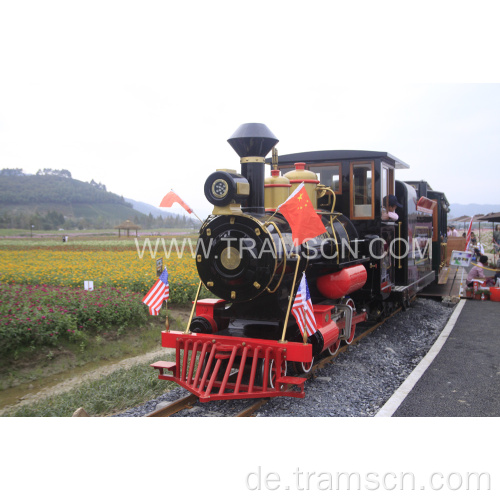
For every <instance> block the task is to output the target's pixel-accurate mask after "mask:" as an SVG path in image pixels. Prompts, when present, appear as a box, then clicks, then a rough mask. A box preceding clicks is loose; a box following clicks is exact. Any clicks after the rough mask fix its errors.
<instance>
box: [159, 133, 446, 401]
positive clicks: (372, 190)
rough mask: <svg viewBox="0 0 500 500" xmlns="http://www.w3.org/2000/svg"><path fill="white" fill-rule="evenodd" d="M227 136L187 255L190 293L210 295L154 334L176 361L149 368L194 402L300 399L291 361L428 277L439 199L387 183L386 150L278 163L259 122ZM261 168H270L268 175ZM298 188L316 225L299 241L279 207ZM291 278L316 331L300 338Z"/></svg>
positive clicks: (349, 334)
mask: <svg viewBox="0 0 500 500" xmlns="http://www.w3.org/2000/svg"><path fill="white" fill-rule="evenodd" d="M228 142H229V143H230V144H231V146H232V147H233V148H234V149H235V151H236V152H237V153H238V155H239V156H240V163H241V165H242V168H241V174H239V173H237V172H236V171H234V170H224V171H217V172H215V173H213V174H211V175H210V176H209V177H208V179H207V182H206V183H205V195H206V196H207V198H208V200H209V201H210V202H211V203H212V204H213V205H214V211H213V213H212V215H211V216H209V217H208V218H207V220H206V221H205V222H204V224H203V225H202V227H201V229H200V237H199V244H198V247H197V248H198V250H197V255H196V261H197V262H196V264H197V268H198V273H199V276H200V285H199V288H198V292H199V290H200V289H201V287H202V286H205V287H206V288H207V289H208V290H209V291H211V292H212V293H213V294H214V295H215V296H216V297H218V298H217V299H205V300H198V295H197V297H196V300H195V301H194V304H193V311H192V314H191V318H190V322H189V325H188V328H187V330H186V332H183V333H182V332H170V331H165V332H163V337H162V338H163V342H162V344H163V345H164V346H165V347H174V348H175V349H176V361H175V363H165V362H160V363H156V364H154V365H153V366H154V367H155V368H158V369H159V371H160V375H159V377H160V378H163V379H167V380H174V381H176V382H177V383H179V384H180V385H182V386H183V387H185V388H187V389H188V390H190V391H191V392H193V393H195V394H197V395H198V396H199V397H200V400H201V401H209V400H214V399H236V398H254V397H263V396H271V397H272V396H292V397H303V396H304V388H303V386H304V381H305V379H304V378H301V377H290V376H289V372H288V369H289V367H290V366H291V365H293V368H294V371H295V372H297V373H298V374H299V375H300V374H301V373H307V372H308V371H309V370H310V369H311V367H312V365H313V363H314V361H315V360H317V359H318V358H319V357H320V356H322V355H323V354H325V353H326V354H330V355H331V354H334V353H335V352H336V351H337V350H338V348H339V346H340V344H341V342H345V343H350V342H352V340H353V338H354V332H355V329H356V325H357V324H359V323H361V322H364V321H370V320H376V319H377V318H379V317H382V316H384V315H386V314H388V313H390V312H392V311H393V310H395V309H396V308H397V307H399V306H401V305H402V306H404V307H406V306H408V305H409V304H410V301H411V300H412V298H414V297H415V295H416V293H417V292H418V291H419V290H421V289H422V288H423V287H425V286H426V285H427V284H429V283H431V282H432V281H434V280H435V278H436V275H437V273H436V270H437V269H439V266H440V265H441V262H440V257H441V253H440V252H439V251H438V252H436V250H435V248H434V247H433V238H434V239H435V238H436V226H438V227H445V226H446V213H447V206H446V203H444V202H443V199H440V200H439V203H440V210H438V209H437V208H436V207H437V201H436V200H433V199H432V194H433V193H432V192H430V190H427V191H426V192H425V194H428V195H430V196H431V197H430V198H428V197H427V196H425V195H420V193H417V190H416V189H415V187H413V186H411V185H409V184H405V183H402V182H400V181H396V179H395V177H396V175H395V173H396V171H397V169H399V168H408V165H406V164H404V163H403V162H401V161H400V160H398V159H397V158H395V157H394V156H392V155H390V154H388V153H383V152H375V151H316V152H306V153H298V154H292V155H285V156H281V157H280V158H279V160H278V159H277V154H275V150H274V146H275V145H276V143H277V142H278V140H277V139H276V137H274V135H273V134H272V132H271V131H270V130H269V129H268V128H267V127H266V126H265V125H263V124H245V125H242V126H241V127H240V128H239V129H238V130H237V131H236V132H235V133H234V134H233V136H232V137H231V138H230V139H229V140H228ZM271 150H273V157H272V158H268V159H267V160H266V159H265V156H266V155H267V154H268V153H269V152H270V151H271ZM266 163H269V164H272V165H273V167H272V175H271V177H267V178H266V177H265V175H264V172H265V166H266ZM282 174H283V175H282ZM298 186H305V187H306V188H307V192H308V196H309V198H310V200H311V202H312V204H313V206H314V208H315V210H316V213H317V215H318V217H320V220H321V223H322V224H323V226H324V232H323V234H320V235H318V236H316V237H315V238H312V239H309V240H308V241H305V242H304V243H302V244H298V242H297V241H295V240H294V239H293V231H292V228H291V227H290V221H287V219H286V218H285V217H284V216H283V215H282V214H281V213H280V210H279V207H280V205H281V204H283V203H284V202H285V201H286V199H287V198H288V196H289V195H290V194H291V193H293V192H294V190H295V189H296V188H297V187H298ZM422 191H423V188H422ZM417 195H420V196H417ZM394 196H396V198H397V205H398V207H397V209H396V210H395V212H394V211H393V208H394V207H392V209H391V205H390V201H392V200H394ZM444 199H445V198H444ZM443 219H444V220H443ZM302 276H305V278H306V280H307V283H308V285H309V291H310V298H311V302H312V307H313V314H314V319H315V324H316V327H317V330H316V332H314V333H312V332H309V334H308V335H306V334H305V332H304V331H303V329H301V328H300V327H299V325H298V323H297V321H296V319H295V317H294V315H293V314H291V310H292V305H293V303H294V299H295V297H296V295H297V292H298V288H299V282H300V281H301V277H302ZM311 333H312V334H311ZM165 370H169V371H171V372H172V374H166V373H165Z"/></svg>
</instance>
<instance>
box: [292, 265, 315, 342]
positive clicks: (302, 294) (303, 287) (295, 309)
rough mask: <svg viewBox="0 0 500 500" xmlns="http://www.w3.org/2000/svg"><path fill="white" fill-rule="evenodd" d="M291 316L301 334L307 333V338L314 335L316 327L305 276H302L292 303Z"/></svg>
mask: <svg viewBox="0 0 500 500" xmlns="http://www.w3.org/2000/svg"><path fill="white" fill-rule="evenodd" d="M292 314H293V315H294V317H295V320H296V321H297V325H299V328H300V332H301V333H302V334H304V333H307V335H308V336H311V335H314V333H316V330H317V329H318V327H317V325H316V318H315V317H314V310H313V305H312V301H311V294H310V293H309V287H308V286H307V281H306V275H305V274H303V275H302V279H301V281H300V285H299V289H298V290H297V295H296V296H295V300H294V301H293V306H292Z"/></svg>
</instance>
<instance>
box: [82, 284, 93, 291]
mask: <svg viewBox="0 0 500 500" xmlns="http://www.w3.org/2000/svg"><path fill="white" fill-rule="evenodd" d="M83 289H84V290H87V291H89V292H91V291H92V290H93V289H94V282H93V281H84V282H83Z"/></svg>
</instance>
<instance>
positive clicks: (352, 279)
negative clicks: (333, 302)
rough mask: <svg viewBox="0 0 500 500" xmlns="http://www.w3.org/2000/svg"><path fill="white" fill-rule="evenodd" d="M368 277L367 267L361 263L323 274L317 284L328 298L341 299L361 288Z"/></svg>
mask: <svg viewBox="0 0 500 500" xmlns="http://www.w3.org/2000/svg"><path fill="white" fill-rule="evenodd" d="M366 279H367V274H366V269H365V267H364V266H362V265H361V264H360V265H357V266H353V267H347V268H345V269H342V271H339V272H337V273H332V274H327V275H325V276H321V278H318V281H317V282H316V285H317V287H318V290H319V291H320V293H321V294H322V295H324V296H325V297H327V298H328V299H340V298H342V297H344V296H345V295H348V294H350V293H352V292H354V291H356V290H359V289H360V288H361V287H362V286H363V285H364V284H365V283H366Z"/></svg>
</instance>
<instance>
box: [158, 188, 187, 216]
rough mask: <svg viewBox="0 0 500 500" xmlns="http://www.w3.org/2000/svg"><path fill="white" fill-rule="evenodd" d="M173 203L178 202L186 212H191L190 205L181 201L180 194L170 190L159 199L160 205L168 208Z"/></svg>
mask: <svg viewBox="0 0 500 500" xmlns="http://www.w3.org/2000/svg"><path fill="white" fill-rule="evenodd" d="M174 203H178V204H179V205H180V206H181V207H182V208H184V210H186V211H187V212H188V213H190V214H191V213H193V211H192V210H191V207H190V206H189V205H188V204H187V203H186V202H184V201H182V199H181V198H180V196H179V195H178V194H176V193H174V192H173V191H172V190H171V191H170V192H169V193H167V194H166V195H165V196H164V197H163V200H161V203H160V207H167V208H170V207H171V206H172V205H173V204H174Z"/></svg>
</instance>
